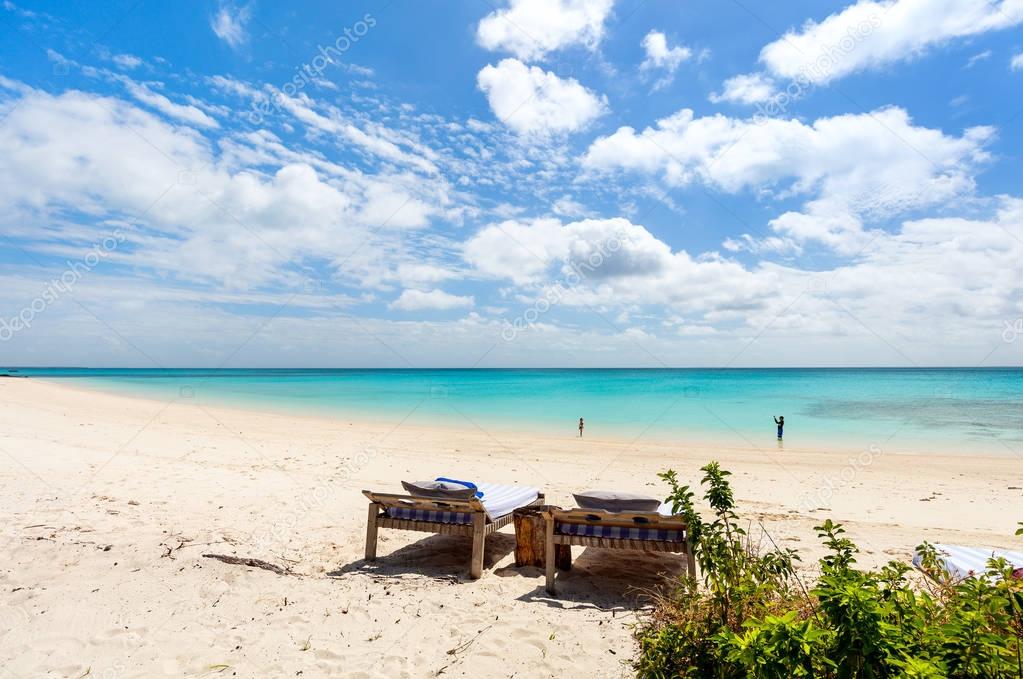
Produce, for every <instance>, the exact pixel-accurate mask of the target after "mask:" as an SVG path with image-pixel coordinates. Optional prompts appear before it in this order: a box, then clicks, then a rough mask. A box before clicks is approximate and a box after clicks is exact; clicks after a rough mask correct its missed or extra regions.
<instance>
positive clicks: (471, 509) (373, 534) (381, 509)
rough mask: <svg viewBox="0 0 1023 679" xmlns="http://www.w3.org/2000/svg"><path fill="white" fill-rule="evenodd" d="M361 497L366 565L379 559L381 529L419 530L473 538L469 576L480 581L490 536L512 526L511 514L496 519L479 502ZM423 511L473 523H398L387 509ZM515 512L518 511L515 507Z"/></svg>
mask: <svg viewBox="0 0 1023 679" xmlns="http://www.w3.org/2000/svg"><path fill="white" fill-rule="evenodd" d="M362 494H363V495H365V496H366V497H367V498H369V516H368V518H367V521H366V561H374V560H376V557H377V531H378V530H379V529H380V528H396V529H399V530H416V531H421V532H424V533H437V534H438V535H465V536H466V537H470V538H472V556H471V558H470V561H469V576H470V577H472V578H478V577H480V576H481V575H482V574H483V547H484V544H485V542H486V539H487V536H488V535H490V534H491V533H496V532H497V531H499V530H500V529H501V528H503V527H504V526H507V525H508V524H509V523H511V522H512V513H511V512H509V513H508V514H505V515H504V516H501V517H498V518H497V519H494V518H493V517H492V516H490V514H489V513H488V512H487V508H486V507H484V506H483V503H482V502H480V500H479V498H475V497H474V498H470V499H468V500H435V499H431V498H424V497H413V496H412V495H393V494H390V493H374V492H372V491H368V490H364V491H362ZM544 502H545V501H544V496H543V493H540V495H539V496H538V497H537V498H536V500H534V501H533V502H530V503H529V504H526V505H522V506H523V507H538V506H541V505H543V504H544ZM391 508H394V509H422V510H427V511H435V512H459V513H463V512H464V513H467V514H470V515H471V517H472V522H471V523H468V524H462V523H441V522H439V521H419V520H416V519H398V518H394V517H391V516H388V514H387V510H388V509H391ZM516 509H518V508H517V507H516Z"/></svg>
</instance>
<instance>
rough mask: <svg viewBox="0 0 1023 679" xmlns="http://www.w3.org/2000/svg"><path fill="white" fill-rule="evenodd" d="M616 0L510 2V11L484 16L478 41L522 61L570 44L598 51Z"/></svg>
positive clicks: (529, 0) (532, 0)
mask: <svg viewBox="0 0 1023 679" xmlns="http://www.w3.org/2000/svg"><path fill="white" fill-rule="evenodd" d="M612 4H613V0H509V4H508V7H507V8H504V9H498V10H495V11H494V12H491V13H490V14H488V15H487V16H486V17H484V18H483V19H482V20H481V21H480V23H479V26H478V27H477V29H476V40H477V41H478V42H479V44H480V46H482V47H484V48H485V49H488V50H503V51H506V52H511V53H512V54H514V55H515V56H517V57H518V58H519V59H525V60H530V59H540V58H542V57H544V56H545V55H546V54H547V53H548V52H553V51H555V50H558V49H561V48H563V47H567V46H570V45H577V44H580V45H583V46H585V47H587V48H589V49H595V48H596V47H597V45H599V44H600V41H601V39H602V38H603V37H604V20H605V19H606V18H607V15H608V14H609V13H610V12H611V6H612Z"/></svg>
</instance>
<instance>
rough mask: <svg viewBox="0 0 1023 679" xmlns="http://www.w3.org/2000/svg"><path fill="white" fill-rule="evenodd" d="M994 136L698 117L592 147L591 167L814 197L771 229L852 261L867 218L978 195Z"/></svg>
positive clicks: (895, 112)
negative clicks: (978, 174) (977, 173)
mask: <svg viewBox="0 0 1023 679" xmlns="http://www.w3.org/2000/svg"><path fill="white" fill-rule="evenodd" d="M993 134H994V131H993V130H992V129H991V128H988V127H976V128H970V129H968V130H966V131H965V133H964V134H963V136H961V137H954V136H949V135H946V134H944V133H943V132H941V131H940V130H934V129H929V128H925V127H919V126H916V125H914V124H913V122H912V120H911V119H910V118H909V115H908V114H907V113H906V112H905V111H904V110H902V109H899V108H888V109H882V110H878V111H873V112H871V113H863V114H849V115H841V116H835V117H832V118H821V119H819V120H817V121H815V122H814V123H813V124H812V125H807V124H805V123H803V122H801V121H798V120H777V119H769V120H766V121H763V122H762V123H759V124H758V123H757V122H754V121H753V120H743V119H736V118H729V117H726V116H722V115H714V116H706V117H702V118H696V117H695V116H694V115H693V112H692V111H691V110H689V109H683V110H682V111H679V112H678V113H676V114H675V115H673V116H670V117H668V118H664V119H662V120H659V121H658V122H657V126H656V127H649V128H646V129H645V130H643V131H642V132H641V133H639V134H637V133H636V131H635V130H634V129H633V128H631V127H622V128H620V129H619V130H618V131H617V132H615V133H614V134H612V135H610V136H608V137H601V138H599V139H597V140H596V141H594V142H593V144H592V145H591V146H590V148H589V150H588V151H587V153H586V156H585V157H584V159H583V164H584V166H585V167H587V168H589V169H590V170H591V171H609V170H631V171H635V172H641V173H645V174H651V175H653V174H659V175H661V176H662V177H663V178H664V180H665V181H666V182H667V183H669V184H670V185H675V186H678V185H685V184H690V183H693V182H701V183H704V184H706V185H709V186H712V187H714V188H717V189H719V190H723V191H726V192H729V193H737V192H739V191H744V190H753V191H757V192H759V193H761V194H762V195H767V196H770V195H774V196H776V197H778V198H787V197H791V196H806V197H808V198H809V200H808V202H807V203H806V204H805V205H804V209H803V211H802V212H796V211H790V212H786V213H785V214H783V215H780V216H779V217H777V218H776V219H775V220H774V221H773V222H772V227H773V228H774V229H775V230H776V231H778V232H779V233H780V234H781V235H783V236H789V237H792V238H795V239H797V240H800V241H805V240H817V241H820V242H822V243H825V244H827V245H829V246H831V247H833V248H836V249H839V250H842V251H847V252H848V251H853V250H855V249H856V247H857V245H858V244H859V243H861V242H862V241H863V239H864V237H865V234H864V232H863V229H862V219H863V218H864V217H868V218H869V217H888V216H892V215H898V214H900V213H903V212H905V211H907V210H910V209H914V208H920V207H924V206H932V205H938V204H944V203H947V202H949V201H951V200H952V199H954V198H956V197H959V196H962V195H965V194H969V193H971V192H972V191H973V188H974V180H973V170H974V168H975V167H976V166H977V165H978V164H979V163H982V162H984V161H986V160H987V159H988V155H987V153H986V151H985V150H984V146H985V145H986V144H987V143H988V142H989V141H990V140H991V138H992V136H993Z"/></svg>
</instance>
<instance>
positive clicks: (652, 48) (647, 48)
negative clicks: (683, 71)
mask: <svg viewBox="0 0 1023 679" xmlns="http://www.w3.org/2000/svg"><path fill="white" fill-rule="evenodd" d="M642 45H643V51H644V52H645V54H646V58H645V59H644V60H643V63H642V64H640V70H643V71H651V70H659V71H664V72H665V75H664V76H663V77H662V78H660V79H659V80H658V81H657V82H656V83H655V84H654V89H655V90H658V89H661V88H663V87H666V86H667V85H669V84H671V81H672V79H673V77H674V75H675V71H676V70H678V67H679V64H681V63H682V62H683V61H685V60H687V59H689V58H690V57H692V56H693V51H692V50H691V49H689V48H688V47H686V46H685V45H676V46H674V47H669V46H668V39H667V37H666V36H665V35H664V33H661V32H660V31H650V32H649V33H647V34H646V36H645V37H644V38H643V42H642Z"/></svg>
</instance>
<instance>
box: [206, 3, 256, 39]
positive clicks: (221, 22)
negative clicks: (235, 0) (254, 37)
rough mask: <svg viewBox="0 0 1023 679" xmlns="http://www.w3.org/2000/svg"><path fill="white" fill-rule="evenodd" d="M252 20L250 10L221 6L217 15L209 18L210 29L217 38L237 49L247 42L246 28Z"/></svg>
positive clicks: (243, 7) (245, 6) (227, 5)
mask: <svg viewBox="0 0 1023 679" xmlns="http://www.w3.org/2000/svg"><path fill="white" fill-rule="evenodd" d="M251 18H252V8H251V7H249V6H248V5H243V6H241V7H238V6H235V5H230V4H222V5H221V6H220V9H218V10H217V13H216V14H214V15H213V16H211V17H210V28H212V29H213V32H214V33H215V34H216V36H217V37H218V38H220V39H221V40H223V41H224V42H226V43H227V44H228V45H229V46H230V47H232V48H234V49H237V48H239V47H241V46H242V45H244V44H245V43H246V42H248V40H249V34H248V30H247V26H248V23H249V20H250V19H251Z"/></svg>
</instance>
